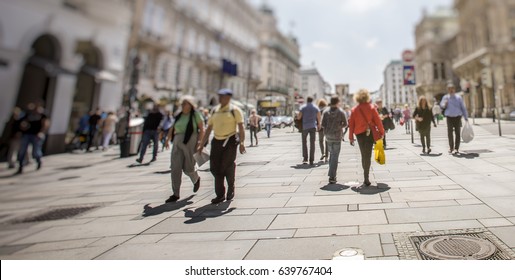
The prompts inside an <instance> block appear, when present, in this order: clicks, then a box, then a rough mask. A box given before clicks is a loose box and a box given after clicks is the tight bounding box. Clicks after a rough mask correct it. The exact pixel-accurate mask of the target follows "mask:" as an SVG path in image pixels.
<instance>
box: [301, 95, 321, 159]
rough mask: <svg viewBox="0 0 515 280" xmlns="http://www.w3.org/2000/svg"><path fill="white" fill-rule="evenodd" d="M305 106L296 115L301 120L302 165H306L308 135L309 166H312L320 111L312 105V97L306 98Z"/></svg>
mask: <svg viewBox="0 0 515 280" xmlns="http://www.w3.org/2000/svg"><path fill="white" fill-rule="evenodd" d="M306 101H307V104H306V105H303V106H302V107H301V108H300V112H299V115H298V118H299V120H302V157H303V160H302V163H303V164H307V163H308V146H307V139H308V135H309V164H310V165H313V161H314V159H315V134H316V132H317V131H318V130H320V128H321V114H320V110H319V109H318V108H317V107H316V106H315V105H313V97H311V96H310V97H308V98H306Z"/></svg>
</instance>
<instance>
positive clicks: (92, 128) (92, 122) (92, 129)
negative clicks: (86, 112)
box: [86, 108, 102, 152]
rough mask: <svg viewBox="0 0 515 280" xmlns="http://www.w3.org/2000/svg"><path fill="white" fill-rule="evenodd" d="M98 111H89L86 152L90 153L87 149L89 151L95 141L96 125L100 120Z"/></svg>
mask: <svg viewBox="0 0 515 280" xmlns="http://www.w3.org/2000/svg"><path fill="white" fill-rule="evenodd" d="M100 113H101V112H100V109H99V108H97V110H96V111H94V112H93V111H91V113H90V116H89V120H88V123H89V135H88V147H87V148H86V152H90V150H89V149H91V145H92V144H93V141H95V138H96V135H97V130H98V123H99V122H100V119H102V117H101V116H100ZM96 145H97V149H98V142H97V143H96Z"/></svg>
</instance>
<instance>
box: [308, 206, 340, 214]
mask: <svg viewBox="0 0 515 280" xmlns="http://www.w3.org/2000/svg"><path fill="white" fill-rule="evenodd" d="M307 209H308V210H307V211H306V213H330V212H347V211H348V206H347V205H333V206H312V207H307Z"/></svg>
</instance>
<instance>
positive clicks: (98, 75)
mask: <svg viewBox="0 0 515 280" xmlns="http://www.w3.org/2000/svg"><path fill="white" fill-rule="evenodd" d="M82 72H84V73H86V74H89V75H91V76H93V77H95V79H96V80H97V81H107V82H117V81H118V77H117V76H116V75H115V74H113V73H111V72H109V71H106V70H101V69H97V68H95V67H91V66H88V65H84V66H83V67H82Z"/></svg>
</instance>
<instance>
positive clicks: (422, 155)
mask: <svg viewBox="0 0 515 280" xmlns="http://www.w3.org/2000/svg"><path fill="white" fill-rule="evenodd" d="M442 155H443V154H442V153H438V154H429V155H428V154H420V156H421V157H440V156H442Z"/></svg>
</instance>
